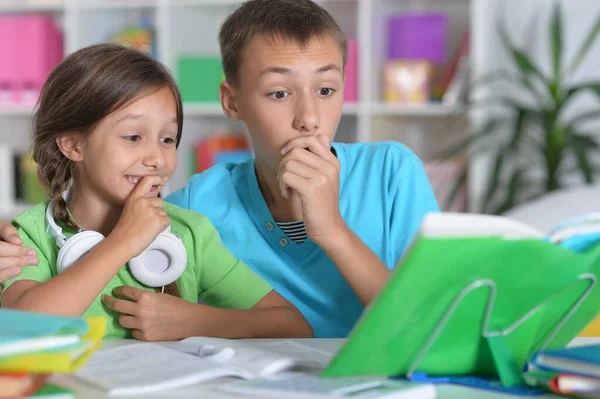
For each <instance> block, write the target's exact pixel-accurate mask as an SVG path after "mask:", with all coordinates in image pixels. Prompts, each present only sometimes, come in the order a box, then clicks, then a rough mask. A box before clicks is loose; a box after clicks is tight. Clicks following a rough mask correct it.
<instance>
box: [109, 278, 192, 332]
mask: <svg viewBox="0 0 600 399" xmlns="http://www.w3.org/2000/svg"><path fill="white" fill-rule="evenodd" d="M113 294H114V295H115V296H119V297H122V298H123V299H118V298H116V297H112V296H109V295H103V296H102V302H104V304H105V305H106V306H108V307H109V308H111V309H113V310H114V311H116V312H119V313H120V314H121V316H120V317H119V324H121V325H122V326H123V327H125V328H128V329H131V330H132V334H133V337H134V338H136V339H139V340H142V341H174V340H178V339H181V338H186V337H188V336H191V335H190V334H188V333H187V331H188V330H189V325H190V324H191V323H193V322H194V316H192V315H191V314H190V313H189V312H188V310H191V309H192V306H194V305H195V304H192V303H190V302H187V301H185V300H183V299H181V298H177V297H174V296H172V295H167V294H159V293H156V292H151V291H146V290H141V289H139V288H135V287H131V286H121V287H118V288H115V290H114V291H113ZM196 306H200V305H196Z"/></svg>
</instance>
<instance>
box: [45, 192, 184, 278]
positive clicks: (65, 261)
mask: <svg viewBox="0 0 600 399" xmlns="http://www.w3.org/2000/svg"><path fill="white" fill-rule="evenodd" d="M67 195H68V192H67V191H65V192H64V193H63V198H65V200H66V197H67ZM54 206H55V200H51V201H50V203H49V204H48V207H47V208H46V219H47V220H48V228H47V230H46V231H47V232H48V233H49V234H50V236H51V237H52V238H54V240H55V241H56V245H57V246H58V248H59V249H60V250H59V252H58V259H57V262H56V268H57V270H58V273H62V272H63V271H65V270H66V269H67V268H69V267H70V266H72V265H73V264H74V263H76V262H77V261H78V260H79V259H81V258H82V257H83V256H84V255H85V254H87V253H88V252H89V251H91V250H92V249H93V248H94V247H95V246H96V245H98V244H99V243H100V242H101V241H102V240H104V236H103V235H102V234H100V233H98V232H97V231H92V230H80V231H79V232H77V233H76V234H74V235H73V236H72V237H70V238H68V239H67V238H66V237H65V235H64V234H63V233H62V229H61V228H60V226H58V225H57V224H56V222H55V221H54ZM186 265H187V252H186V250H185V247H184V246H183V243H182V242H181V238H180V237H179V236H177V235H175V234H172V233H171V227H170V226H169V227H167V229H166V230H165V231H163V232H162V233H160V234H159V235H158V237H156V239H155V240H154V241H153V242H152V244H150V246H149V247H148V248H146V250H144V252H142V253H141V254H140V255H138V256H136V257H135V258H132V259H130V260H129V268H130V270H131V273H132V274H133V276H134V277H135V278H136V279H137V280H138V281H139V282H140V283H142V284H144V285H147V286H148V287H163V288H164V286H166V285H168V284H171V283H172V282H174V281H176V280H177V279H178V278H179V276H181V274H182V273H183V271H184V270H185V267H186Z"/></svg>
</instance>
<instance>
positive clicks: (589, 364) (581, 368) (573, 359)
mask: <svg viewBox="0 0 600 399" xmlns="http://www.w3.org/2000/svg"><path fill="white" fill-rule="evenodd" d="M530 364H531V366H533V367H535V368H537V369H540V370H546V371H554V372H557V373H566V374H577V375H580V376H587V377H596V378H600V345H586V346H578V347H572V348H565V349H557V350H548V351H541V352H538V353H536V354H535V355H534V356H533V357H532V359H531V361H530Z"/></svg>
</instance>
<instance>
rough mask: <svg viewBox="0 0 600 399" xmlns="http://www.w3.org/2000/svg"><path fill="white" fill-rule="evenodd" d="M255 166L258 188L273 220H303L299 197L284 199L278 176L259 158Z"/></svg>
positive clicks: (293, 196)
mask: <svg viewBox="0 0 600 399" xmlns="http://www.w3.org/2000/svg"><path fill="white" fill-rule="evenodd" d="M254 165H255V172H256V180H257V181H258V187H259V188H260V191H261V193H262V195H263V198H264V199H265V202H266V204H267V207H268V208H269V211H270V212H271V215H272V216H273V219H274V220H275V221H277V222H293V221H296V220H302V203H301V202H300V199H299V198H298V196H297V195H292V196H291V198H287V199H286V198H284V197H282V196H281V190H280V189H279V182H278V181H277V174H276V173H275V172H274V171H273V170H271V169H270V168H269V167H268V166H267V165H265V164H264V163H263V162H261V161H260V159H258V158H256V159H255V162H254Z"/></svg>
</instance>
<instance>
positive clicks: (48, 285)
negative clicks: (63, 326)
mask: <svg viewBox="0 0 600 399" xmlns="http://www.w3.org/2000/svg"><path fill="white" fill-rule="evenodd" d="M114 241H116V240H115V239H114V237H111V236H109V237H107V238H106V239H105V240H104V241H102V242H101V243H100V244H98V246H97V247H96V248H94V249H93V250H92V251H90V252H89V253H88V254H87V255H86V256H85V257H84V258H83V259H81V260H80V261H79V262H77V263H76V264H74V265H73V266H71V267H70V268H68V269H67V270H65V271H64V272H62V273H61V274H59V275H58V276H56V277H53V278H51V279H50V280H48V281H47V282H45V283H38V282H37V281H32V280H21V281H17V282H15V283H13V284H12V285H11V286H10V287H8V288H7V289H6V292H5V293H4V296H3V298H2V307H5V308H13V309H18V310H24V311H30V312H39V313H50V314H56V315H62V316H74V317H78V316H81V315H82V314H83V313H84V312H85V311H86V310H87V309H88V308H89V307H90V305H91V304H92V302H93V301H94V300H95V299H96V298H97V297H98V294H99V293H100V292H101V291H102V289H103V288H104V287H105V286H106V285H107V284H108V283H109V282H110V280H111V279H112V278H113V277H114V276H115V274H117V272H118V271H119V269H120V268H121V267H122V266H123V265H124V264H125V263H127V261H128V260H129V259H128V257H127V256H128V251H127V248H124V246H123V245H122V244H121V245H120V244H119V242H118V241H117V242H114Z"/></svg>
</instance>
